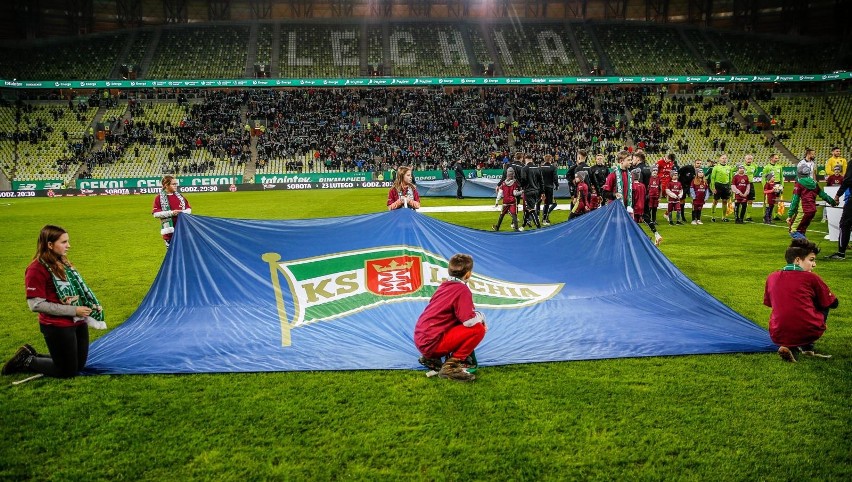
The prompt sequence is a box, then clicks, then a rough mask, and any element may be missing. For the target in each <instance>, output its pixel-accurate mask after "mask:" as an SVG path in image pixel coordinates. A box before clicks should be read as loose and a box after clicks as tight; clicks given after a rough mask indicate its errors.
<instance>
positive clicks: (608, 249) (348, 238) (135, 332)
mask: <svg viewBox="0 0 852 482" xmlns="http://www.w3.org/2000/svg"><path fill="white" fill-rule="evenodd" d="M180 216H181V217H180V222H179V223H178V224H177V229H176V232H175V237H174V239H173V241H172V247H171V248H170V249H169V251H168V254H167V255H166V257H165V260H164V262H163V265H162V267H161V269H160V272H159V274H158V276H157V278H156V280H155V282H154V284H153V286H152V287H151V290H150V292H149V293H148V294H147V296H146V297H145V299H144V300H143V302H142V304H141V306H140V307H139V309H138V310H137V311H136V312H135V313H134V314H133V315H132V316H131V317H130V318H129V319H128V320H127V321H126V322H124V323H123V324H122V325H120V326H118V327H117V328H116V329H114V330H112V331H111V332H110V333H108V334H106V335H105V336H103V337H102V338H100V339H98V340H97V341H96V342H95V343H93V344H92V348H91V354H90V357H89V364H88V367H87V371H88V372H90V373H197V372H260V371H290V370H354V369H412V368H418V367H419V365H418V363H417V357H418V352H417V350H416V349H415V348H414V345H413V341H412V333H413V330H414V323H415V321H416V320H417V317H418V316H419V315H420V313H421V312H422V311H423V308H424V307H425V306H426V304H427V302H428V300H429V298H430V296H431V294H432V293H434V291H435V289H436V288H437V286H438V285H439V284H440V283H441V281H442V280H443V279H445V278H446V276H447V272H446V265H447V260H448V259H449V258H450V257H451V256H452V255H453V254H455V253H470V254H472V255H473V257H474V263H475V265H474V276H473V277H472V278H471V280H470V282H469V286H470V288H471V290H472V291H473V293H474V302H475V303H476V305H477V307H478V308H479V309H480V310H481V311H482V312H483V313H484V314H485V315H486V318H487V322H488V333H487V334H486V336H485V340H484V341H483V343H482V344H481V345H480V346H479V348H477V350H476V353H477V357H478V360H479V362H480V364H481V365H502V364H512V363H529V362H544V361H561V360H587V359H599V358H617V357H643V356H657V355H682V354H698V353H731V352H763V351H772V350H774V348H775V347H774V346H773V345H772V342H771V341H770V340H769V336H768V333H767V332H766V330H764V329H762V328H761V327H759V326H757V325H756V324H754V323H752V322H751V321H749V320H747V319H746V318H744V317H743V316H741V315H739V314H738V313H736V312H734V311H733V310H731V309H730V308H729V307H727V306H725V305H724V304H722V303H721V302H719V301H718V300H716V299H714V298H712V297H711V296H710V295H708V294H707V293H706V292H705V291H704V290H703V289H701V288H700V287H698V286H697V285H696V284H695V283H693V282H692V281H690V280H689V279H687V278H686V276H684V275H683V273H681V272H680V271H679V270H678V269H677V268H676V267H675V266H674V265H673V264H672V263H671V262H669V261H668V259H666V257H665V256H663V255H662V254H661V253H660V251H659V250H658V249H657V248H655V247H654V246H653V244H652V243H651V242H650V241H649V240H648V238H647V237H646V236H645V234H644V233H643V231H642V230H641V229H640V228H639V227H638V226H637V225H636V223H635V222H634V221H633V220H632V219H631V218H630V217H629V216H628V215H627V212H626V210H625V209H624V207H623V206H622V205H621V204H618V203H613V204H610V205H608V206H607V207H605V208H603V209H599V210H597V211H594V212H592V213H590V214H587V215H585V216H583V217H581V218H578V219H577V220H573V221H571V222H568V223H560V224H558V225H555V226H552V227H549V228H547V229H542V230H536V231H532V232H522V233H515V232H502V233H491V232H484V231H479V230H474V229H469V228H464V227H461V226H456V225H452V224H448V223H444V222H441V221H438V220H435V219H433V218H430V217H428V216H426V215H424V214H420V213H417V212H414V211H411V210H407V209H401V210H397V211H386V212H381V213H378V214H369V215H362V216H352V217H343V218H330V219H311V220H295V221H258V220H238V219H222V218H210V217H202V216H193V215H184V214H181V215H180Z"/></svg>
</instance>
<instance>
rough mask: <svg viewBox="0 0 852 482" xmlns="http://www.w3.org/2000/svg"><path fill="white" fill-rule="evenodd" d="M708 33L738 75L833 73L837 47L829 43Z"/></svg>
mask: <svg viewBox="0 0 852 482" xmlns="http://www.w3.org/2000/svg"><path fill="white" fill-rule="evenodd" d="M706 33H707V36H708V37H709V38H711V39H712V40H713V42H715V43H716V45H718V46H719V48H720V49H721V50H722V52H723V54H724V55H725V56H726V58H729V59H730V60H731V62H733V66H734V71H735V72H738V73H743V74H812V73H819V72H825V71H829V70H832V69H830V63H831V60H832V58H831V56H832V53H833V52H834V50H836V45H835V46H832V44H830V43H823V42H813V41H807V40H804V39H802V40H801V41H800V42H791V41H783V40H778V39H777V38H775V37H770V36H765V35H743V34H738V33H730V32H725V33H722V32H719V31H712V30H708V31H707V32H706ZM802 42H805V43H802ZM832 47H834V48H832Z"/></svg>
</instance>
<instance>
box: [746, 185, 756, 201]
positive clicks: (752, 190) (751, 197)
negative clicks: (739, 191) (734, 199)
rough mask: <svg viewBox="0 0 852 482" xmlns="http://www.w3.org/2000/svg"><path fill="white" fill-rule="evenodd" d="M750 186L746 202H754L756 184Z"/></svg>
mask: <svg viewBox="0 0 852 482" xmlns="http://www.w3.org/2000/svg"><path fill="white" fill-rule="evenodd" d="M749 186H750V187H749V190H748V196H746V200H748V201H754V183H753V182H751V183H749Z"/></svg>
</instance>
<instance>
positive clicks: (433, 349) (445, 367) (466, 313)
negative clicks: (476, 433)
mask: <svg viewBox="0 0 852 482" xmlns="http://www.w3.org/2000/svg"><path fill="white" fill-rule="evenodd" d="M447 272H448V274H449V275H450V277H449V278H448V279H447V280H446V281H444V282H443V283H441V285H440V286H438V289H437V290H436V291H435V294H433V295H432V298H431V299H430V300H429V304H428V305H427V306H426V309H425V310H423V313H422V314H421V315H420V318H418V319H417V323H416V324H415V325H414V344H415V345H416V346H417V350H418V351H420V353H421V354H422V355H423V356H421V357H420V359H419V360H418V361H419V362H420V364H421V365H423V366H425V367H427V368H429V369H431V370H438V376H440V377H441V378H448V379H450V380H456V381H460V382H469V381H473V380H475V379H476V376H475V375H474V374H473V373H471V372H469V371H467V368H466V366H465V360H467V358H468V357H469V356H471V355H472V354H473V350H474V349H475V348H476V346H477V345H479V343H480V342H481V341H482V339H483V338H484V337H485V332H486V330H487V327H486V326H485V316H484V315H483V314H482V313H480V312H478V311H476V310H474V306H473V293H471V291H470V288H468V286H467V280H469V279H470V276H471V275H472V274H473V257H471V256H470V255H469V254H456V255H453V257H452V258H450V261H449V263H448V266H447ZM444 356H446V357H447V359H446V360H445V361H443V363H442V361H441V358H442V357H444Z"/></svg>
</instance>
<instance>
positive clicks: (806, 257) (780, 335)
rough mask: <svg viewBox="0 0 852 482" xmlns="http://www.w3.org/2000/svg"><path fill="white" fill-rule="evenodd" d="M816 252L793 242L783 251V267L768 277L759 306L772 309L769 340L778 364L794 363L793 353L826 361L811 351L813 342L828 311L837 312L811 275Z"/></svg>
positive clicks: (828, 294)
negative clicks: (780, 361)
mask: <svg viewBox="0 0 852 482" xmlns="http://www.w3.org/2000/svg"><path fill="white" fill-rule="evenodd" d="M817 254H819V248H818V247H817V245H816V244H815V243H813V242H812V241H808V240H807V239H794V240H793V241H792V243H791V244H790V247H788V248H787V252H786V253H785V259H786V260H787V265H786V266H784V267H783V268H781V270H780V271H776V272H774V273H772V274H770V275H769V277H768V278H767V279H766V288H765V291H764V294H763V304H764V305H766V306H768V307H770V308H772V313H771V314H770V315H769V337H770V338H771V339H772V342H773V343H775V344H776V345H778V346H779V348H778V355H779V356H780V357H781V359H782V360H784V361H788V362H795V361H796V356H795V353H794V352H797V353H801V354H803V355H808V356H814V357H819V358H830V357H831V355H822V354H819V353H817V352H815V351H814V342H816V341H817V340H819V339H820V337H821V336H822V334H823V333H824V332H825V328H826V326H825V322H826V320H827V319H828V310H829V309H831V308H837V305H838V300H837V297H836V296H834V294H833V293H832V292H831V290H830V289H829V288H828V286H827V285H826V284H825V282H824V281H823V280H822V278H820V277H819V276H817V275H816V274H814V273H813V272H812V271H813V269H814V268H815V267H816V255H817Z"/></svg>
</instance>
